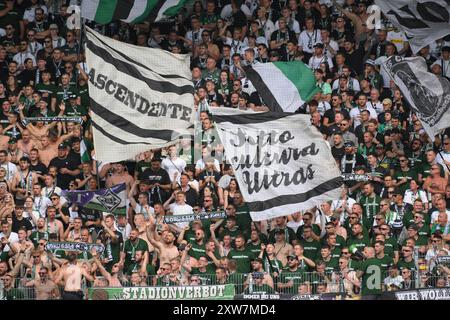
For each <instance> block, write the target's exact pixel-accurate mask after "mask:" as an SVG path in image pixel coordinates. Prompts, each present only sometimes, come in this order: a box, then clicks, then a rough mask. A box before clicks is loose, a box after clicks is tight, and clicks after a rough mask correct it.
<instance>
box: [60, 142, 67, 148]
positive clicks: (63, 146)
mask: <svg viewBox="0 0 450 320" xmlns="http://www.w3.org/2000/svg"><path fill="white" fill-rule="evenodd" d="M65 148H66V145H65V144H64V143H60V144H59V145H58V149H65Z"/></svg>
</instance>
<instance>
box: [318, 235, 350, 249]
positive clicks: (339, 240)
mask: <svg viewBox="0 0 450 320" xmlns="http://www.w3.org/2000/svg"><path fill="white" fill-rule="evenodd" d="M320 244H321V245H322V246H323V245H325V244H327V239H326V236H324V237H323V238H322V239H320ZM336 247H337V248H340V249H342V248H343V247H345V239H344V237H343V236H340V235H338V234H337V235H336Z"/></svg>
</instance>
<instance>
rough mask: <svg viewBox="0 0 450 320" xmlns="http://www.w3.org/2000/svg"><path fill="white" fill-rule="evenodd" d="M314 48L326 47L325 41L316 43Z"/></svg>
mask: <svg viewBox="0 0 450 320" xmlns="http://www.w3.org/2000/svg"><path fill="white" fill-rule="evenodd" d="M314 48H322V49H323V48H325V47H324V45H323V43H322V42H317V43H316V44H315V45H314Z"/></svg>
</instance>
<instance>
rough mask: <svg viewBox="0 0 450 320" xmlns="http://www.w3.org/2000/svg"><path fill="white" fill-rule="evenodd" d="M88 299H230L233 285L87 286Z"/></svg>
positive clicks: (232, 294)
mask: <svg viewBox="0 0 450 320" xmlns="http://www.w3.org/2000/svg"><path fill="white" fill-rule="evenodd" d="M88 296H89V300H232V299H233V298H234V285H232V284H225V285H212V286H174V287H126V288H89V294H88Z"/></svg>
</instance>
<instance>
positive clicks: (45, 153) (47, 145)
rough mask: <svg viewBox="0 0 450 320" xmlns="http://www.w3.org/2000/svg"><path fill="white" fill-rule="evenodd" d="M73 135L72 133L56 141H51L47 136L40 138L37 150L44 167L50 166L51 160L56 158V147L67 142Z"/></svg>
mask: <svg viewBox="0 0 450 320" xmlns="http://www.w3.org/2000/svg"><path fill="white" fill-rule="evenodd" d="M73 135H74V133H73V132H70V133H68V134H65V135H62V136H60V137H59V138H58V139H56V141H52V140H51V139H50V137H49V136H47V135H45V136H42V137H41V138H40V140H39V142H38V143H37V147H38V150H39V158H40V160H41V162H42V163H43V164H45V166H46V167H48V165H49V164H50V161H52V159H53V158H55V157H57V156H58V146H59V145H60V144H61V143H63V142H64V141H66V140H69V139H70V138H72V137H73Z"/></svg>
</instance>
